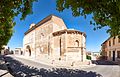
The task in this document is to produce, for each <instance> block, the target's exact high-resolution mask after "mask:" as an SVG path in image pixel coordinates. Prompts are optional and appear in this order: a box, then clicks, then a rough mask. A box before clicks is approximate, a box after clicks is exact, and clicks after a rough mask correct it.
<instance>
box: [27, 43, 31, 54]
mask: <svg viewBox="0 0 120 77" xmlns="http://www.w3.org/2000/svg"><path fill="white" fill-rule="evenodd" d="M26 49H27V50H28V52H29V56H31V49H30V46H29V45H27V46H26Z"/></svg>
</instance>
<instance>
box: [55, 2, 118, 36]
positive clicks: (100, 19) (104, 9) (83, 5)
mask: <svg viewBox="0 0 120 77" xmlns="http://www.w3.org/2000/svg"><path fill="white" fill-rule="evenodd" d="M64 9H71V10H72V15H73V16H75V17H76V16H84V17H85V18H86V16H87V15H88V14H92V15H93V17H92V19H93V20H94V21H95V22H94V23H93V22H92V21H90V24H93V25H94V27H95V28H94V30H96V29H101V28H102V27H105V26H108V27H109V29H108V30H107V33H109V34H110V35H111V37H112V36H117V35H118V36H119V37H120V0H57V10H58V11H60V12H62V11H63V10H64Z"/></svg>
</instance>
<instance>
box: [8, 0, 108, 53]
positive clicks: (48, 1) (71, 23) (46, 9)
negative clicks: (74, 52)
mask: <svg viewBox="0 0 120 77" xmlns="http://www.w3.org/2000/svg"><path fill="white" fill-rule="evenodd" d="M50 14H54V15H57V16H59V17H61V18H62V19H63V20H64V22H65V24H66V26H67V28H74V29H76V30H79V31H82V32H85V33H86V35H87V38H86V48H87V50H88V51H99V50H100V47H101V43H103V42H104V41H105V40H106V39H107V38H108V37H109V34H107V33H106V28H102V29H100V30H96V31H94V30H93V28H94V26H93V25H90V24H89V21H90V20H91V17H92V15H88V16H87V18H86V19H84V17H73V16H72V12H71V11H70V10H68V9H66V10H64V11H63V12H58V11H57V10H56V2H55V0H38V2H34V3H33V14H31V15H28V16H27V17H26V19H25V20H22V21H21V20H20V15H18V16H17V17H15V21H16V26H15V27H14V34H13V36H12V37H11V39H10V41H9V43H8V46H9V47H10V48H11V49H14V48H16V47H22V46H23V37H24V33H25V32H26V31H27V30H28V29H29V25H30V24H31V23H38V22H39V21H41V20H42V19H43V18H45V17H46V16H48V15H50Z"/></svg>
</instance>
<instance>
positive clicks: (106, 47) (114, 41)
mask: <svg viewBox="0 0 120 77" xmlns="http://www.w3.org/2000/svg"><path fill="white" fill-rule="evenodd" d="M101 46H102V55H103V56H106V57H107V59H108V60H113V61H117V60H120V38H118V36H116V37H111V38H108V39H107V40H106V41H105V42H104V43H103V44H102V45H101Z"/></svg>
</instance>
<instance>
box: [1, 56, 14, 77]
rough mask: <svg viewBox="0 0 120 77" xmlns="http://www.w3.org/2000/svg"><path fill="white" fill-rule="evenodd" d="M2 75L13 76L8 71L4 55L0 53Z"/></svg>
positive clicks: (2, 76)
mask: <svg viewBox="0 0 120 77" xmlns="http://www.w3.org/2000/svg"><path fill="white" fill-rule="evenodd" d="M0 77H13V76H12V75H11V74H10V73H9V72H8V71H7V66H6V64H5V61H4V59H3V56H1V55H0Z"/></svg>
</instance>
